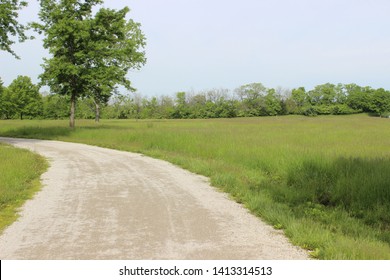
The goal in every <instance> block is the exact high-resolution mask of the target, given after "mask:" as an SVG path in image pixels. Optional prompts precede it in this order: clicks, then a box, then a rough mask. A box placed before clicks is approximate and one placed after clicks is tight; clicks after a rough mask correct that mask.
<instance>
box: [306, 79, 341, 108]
mask: <svg viewBox="0 0 390 280" xmlns="http://www.w3.org/2000/svg"><path fill="white" fill-rule="evenodd" d="M307 97H308V101H309V102H310V103H311V105H330V104H334V103H335V102H336V86H335V85H334V84H330V83H326V84H322V85H318V86H316V87H315V88H314V89H313V90H311V91H309V92H308V93H307Z"/></svg>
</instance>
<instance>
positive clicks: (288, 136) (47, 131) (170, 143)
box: [0, 115, 390, 259]
mask: <svg viewBox="0 0 390 280" xmlns="http://www.w3.org/2000/svg"><path fill="white" fill-rule="evenodd" d="M77 125H78V127H77V128H76V129H74V130H71V129H68V128H66V126H67V121H23V122H22V121H1V122H0V135H2V136H11V137H32V138H41V139H58V140H63V141H72V142H81V143H86V144H92V145H97V146H102V147H108V148H114V149H119V150H126V151H133V152H140V153H143V154H146V155H150V156H153V157H157V158H161V159H165V160H168V161H170V162H172V163H174V164H177V165H179V166H182V167H184V168H186V169H189V170H191V171H193V172H195V173H199V174H202V175H205V176H207V177H209V178H210V180H211V183H212V184H213V185H214V186H217V187H218V188H220V189H221V190H223V191H225V192H227V193H229V194H230V195H231V196H232V198H234V199H235V200H236V201H238V202H239V203H242V204H244V205H245V206H246V207H247V208H248V209H249V210H250V211H252V212H253V213H254V214H255V215H257V216H259V217H261V218H262V219H264V220H265V221H267V222H268V223H270V224H271V225H273V226H274V227H275V228H277V229H281V230H283V231H284V232H285V234H286V235H287V236H288V237H289V238H290V240H291V241H292V243H294V244H296V245H299V246H301V247H303V248H305V249H308V250H310V253H311V255H312V256H313V257H315V258H319V259H390V129H389V128H390V121H389V120H387V119H381V118H372V117H368V116H366V115H350V116H320V117H316V118H307V117H302V116H284V117H263V118H237V119H215V120H142V121H141V120H140V121H136V120H103V121H102V122H101V123H100V124H94V123H93V121H79V122H78V124H77Z"/></svg>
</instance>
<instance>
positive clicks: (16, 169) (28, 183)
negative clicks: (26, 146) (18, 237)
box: [0, 143, 47, 233]
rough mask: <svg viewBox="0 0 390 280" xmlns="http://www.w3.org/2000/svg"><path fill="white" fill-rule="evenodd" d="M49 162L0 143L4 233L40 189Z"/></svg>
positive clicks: (0, 226)
mask: <svg viewBox="0 0 390 280" xmlns="http://www.w3.org/2000/svg"><path fill="white" fill-rule="evenodd" d="M46 168H47V164H46V160H45V159H44V158H43V157H41V156H39V155H37V154H34V153H32V152H29V151H26V150H23V149H18V148H14V147H12V146H10V145H5V144H2V143H0V233H1V232H2V230H4V228H5V227H6V226H8V225H10V224H11V223H12V222H14V221H15V220H16V218H17V217H18V215H17V211H18V208H19V207H20V206H21V205H22V204H23V203H24V202H25V201H26V200H27V199H29V198H31V197H32V196H33V195H34V193H35V192H37V191H38V190H39V189H40V186H41V185H40V180H39V178H40V175H41V174H42V173H43V172H44V171H45V170H46Z"/></svg>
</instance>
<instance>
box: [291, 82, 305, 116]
mask: <svg viewBox="0 0 390 280" xmlns="http://www.w3.org/2000/svg"><path fill="white" fill-rule="evenodd" d="M291 99H292V100H293V102H294V103H295V106H296V108H295V110H294V111H293V113H295V114H301V113H302V112H303V108H304V106H305V105H306V104H307V94H306V90H305V88H304V87H299V88H296V89H293V90H292V92H291Z"/></svg>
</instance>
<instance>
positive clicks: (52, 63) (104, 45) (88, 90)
mask: <svg viewBox="0 0 390 280" xmlns="http://www.w3.org/2000/svg"><path fill="white" fill-rule="evenodd" d="M102 3H103V1H102V0H85V1H78V0H66V1H65V0H42V1H40V4H41V10H40V13H39V19H40V21H41V23H33V24H32V26H33V27H34V28H35V30H37V31H38V32H40V33H43V34H44V36H45V38H44V40H43V42H44V45H43V46H44V47H45V48H46V49H48V50H49V53H50V55H51V57H50V58H48V59H45V60H44V65H43V68H44V73H43V74H42V75H41V76H40V78H41V80H42V83H43V84H46V85H48V86H49V87H50V89H51V91H52V92H54V93H57V94H60V95H63V96H66V98H69V102H70V105H71V106H70V113H69V114H70V126H71V127H74V124H75V121H74V120H75V117H76V115H75V112H76V101H77V99H79V98H84V97H88V98H90V99H92V100H93V101H94V103H95V110H96V112H95V115H96V120H98V119H99V115H100V104H101V103H106V102H107V101H108V99H109V97H110V95H111V94H112V92H113V91H114V89H115V88H116V86H117V85H118V84H119V85H123V86H125V87H126V88H127V89H131V85H130V81H129V80H128V79H127V77H126V74H127V72H128V70H129V69H132V68H139V67H141V65H143V64H144V63H145V58H144V53H143V51H142V48H143V47H144V45H145V38H144V36H143V34H142V33H141V31H140V28H139V24H138V23H135V22H134V21H132V20H126V14H127V13H128V12H129V8H127V7H125V8H123V9H122V10H119V11H116V10H112V9H105V8H100V9H99V10H98V11H97V12H96V13H94V11H93V9H94V8H95V7H96V6H97V5H99V4H102Z"/></svg>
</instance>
